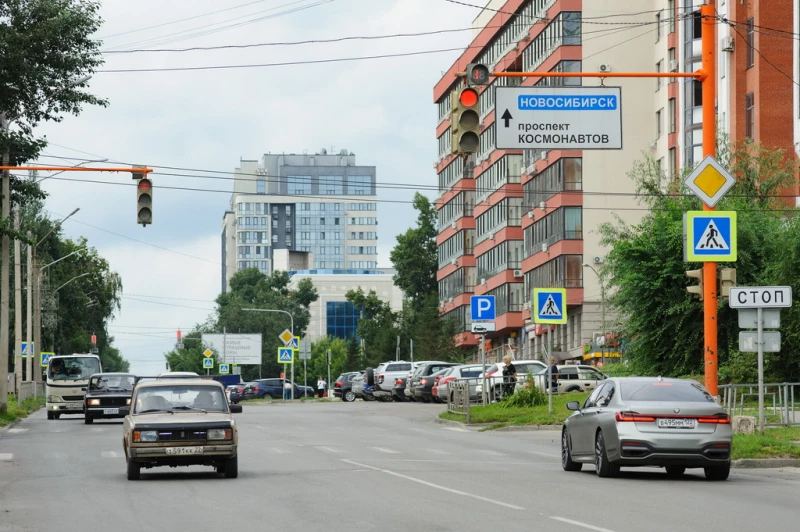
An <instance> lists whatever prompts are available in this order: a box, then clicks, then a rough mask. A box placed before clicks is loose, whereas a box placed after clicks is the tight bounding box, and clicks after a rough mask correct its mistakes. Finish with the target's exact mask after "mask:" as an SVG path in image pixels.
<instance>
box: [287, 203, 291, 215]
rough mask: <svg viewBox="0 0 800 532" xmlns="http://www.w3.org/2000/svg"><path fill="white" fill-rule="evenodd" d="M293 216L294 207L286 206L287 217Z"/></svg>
mask: <svg viewBox="0 0 800 532" xmlns="http://www.w3.org/2000/svg"><path fill="white" fill-rule="evenodd" d="M291 215H292V206H291V205H287V206H286V216H291Z"/></svg>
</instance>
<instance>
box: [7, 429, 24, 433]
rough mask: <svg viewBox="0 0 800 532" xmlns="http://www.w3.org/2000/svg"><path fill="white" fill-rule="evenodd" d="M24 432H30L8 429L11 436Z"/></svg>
mask: <svg viewBox="0 0 800 532" xmlns="http://www.w3.org/2000/svg"><path fill="white" fill-rule="evenodd" d="M23 432H28V429H8V433H9V434H21V433H23Z"/></svg>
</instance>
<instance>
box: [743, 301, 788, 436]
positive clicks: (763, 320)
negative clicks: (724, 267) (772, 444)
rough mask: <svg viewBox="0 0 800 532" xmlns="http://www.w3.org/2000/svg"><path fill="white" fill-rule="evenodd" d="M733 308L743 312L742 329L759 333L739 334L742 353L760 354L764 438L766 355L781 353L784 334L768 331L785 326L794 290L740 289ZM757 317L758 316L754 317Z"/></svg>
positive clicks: (760, 412) (760, 417) (760, 427)
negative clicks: (783, 316) (783, 319)
mask: <svg viewBox="0 0 800 532" xmlns="http://www.w3.org/2000/svg"><path fill="white" fill-rule="evenodd" d="M729 304H730V306H731V308H735V309H739V327H741V328H743V329H745V328H747V329H749V328H753V326H754V325H755V327H756V329H757V330H756V332H755V333H754V332H753V331H740V332H739V351H742V352H743V353H753V352H756V353H758V430H759V432H760V433H761V434H762V435H763V434H764V353H777V352H779V351H780V349H781V333H780V332H778V331H764V329H765V328H773V329H775V328H778V327H780V326H781V318H780V308H787V307H791V306H792V287H790V286H753V287H747V286H737V287H732V288H731V290H730V299H729ZM754 314H755V315H754Z"/></svg>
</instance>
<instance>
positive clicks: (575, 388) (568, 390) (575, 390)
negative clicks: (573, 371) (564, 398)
mask: <svg viewBox="0 0 800 532" xmlns="http://www.w3.org/2000/svg"><path fill="white" fill-rule="evenodd" d="M582 391H583V390H581V389H580V388H579V387H578V386H572V387H570V388H567V393H570V392H582Z"/></svg>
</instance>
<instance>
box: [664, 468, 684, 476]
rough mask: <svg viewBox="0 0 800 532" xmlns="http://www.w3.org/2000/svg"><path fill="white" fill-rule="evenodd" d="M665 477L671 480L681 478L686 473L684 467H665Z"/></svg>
mask: <svg viewBox="0 0 800 532" xmlns="http://www.w3.org/2000/svg"><path fill="white" fill-rule="evenodd" d="M666 470H667V476H668V477H672V478H679V477H682V476H683V474H684V473H685V472H686V468H685V467H678V466H667V467H666Z"/></svg>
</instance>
